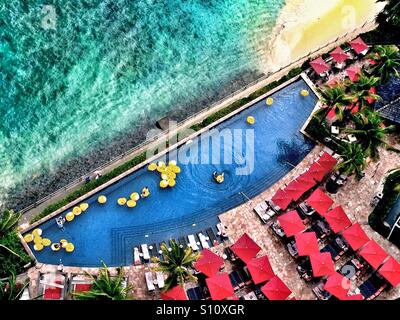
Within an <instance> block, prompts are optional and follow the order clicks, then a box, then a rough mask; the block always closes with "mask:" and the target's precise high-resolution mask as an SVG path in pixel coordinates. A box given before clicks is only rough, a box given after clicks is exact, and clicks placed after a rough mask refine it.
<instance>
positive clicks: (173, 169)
mask: <svg viewBox="0 0 400 320" xmlns="http://www.w3.org/2000/svg"><path fill="white" fill-rule="evenodd" d="M172 171H173V172H174V173H180V172H181V168H179V167H178V166H173V167H172Z"/></svg>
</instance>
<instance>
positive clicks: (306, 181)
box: [296, 172, 317, 192]
mask: <svg viewBox="0 0 400 320" xmlns="http://www.w3.org/2000/svg"><path fill="white" fill-rule="evenodd" d="M296 181H297V182H298V183H299V184H300V185H301V186H302V187H303V190H304V192H306V191H308V190H310V189H311V188H312V187H314V186H315V185H316V184H317V181H315V180H314V178H313V177H312V175H311V174H309V173H308V172H305V173H303V174H301V175H299V176H298V177H297V178H296Z"/></svg>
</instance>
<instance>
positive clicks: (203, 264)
mask: <svg viewBox="0 0 400 320" xmlns="http://www.w3.org/2000/svg"><path fill="white" fill-rule="evenodd" d="M223 264H224V259H222V258H221V257H220V256H218V255H216V254H215V253H214V252H211V251H210V250H208V249H204V250H203V251H202V252H201V257H200V259H199V260H197V261H196V263H195V264H194V267H195V268H196V269H197V270H199V271H200V272H202V273H204V274H205V275H206V276H208V277H212V276H215V275H216V274H217V273H218V271H219V269H220V268H221V266H222V265H223Z"/></svg>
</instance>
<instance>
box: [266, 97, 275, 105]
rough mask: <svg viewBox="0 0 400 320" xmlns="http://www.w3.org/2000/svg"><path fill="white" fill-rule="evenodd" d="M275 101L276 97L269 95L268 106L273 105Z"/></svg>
mask: <svg viewBox="0 0 400 320" xmlns="http://www.w3.org/2000/svg"><path fill="white" fill-rule="evenodd" d="M273 103H274V99H273V98H271V97H268V98H267V100H266V104H267V106H271V105H272V104H273Z"/></svg>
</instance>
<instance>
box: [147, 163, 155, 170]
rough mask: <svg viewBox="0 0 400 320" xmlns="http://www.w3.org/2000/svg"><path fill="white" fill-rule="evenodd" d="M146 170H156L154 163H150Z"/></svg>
mask: <svg viewBox="0 0 400 320" xmlns="http://www.w3.org/2000/svg"><path fill="white" fill-rule="evenodd" d="M147 169H148V170H149V171H155V170H157V164H155V163H154V162H152V163H150V164H149V165H148V166H147Z"/></svg>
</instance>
